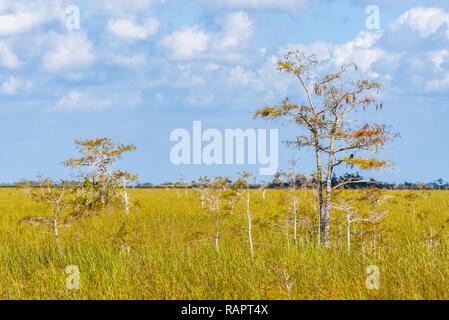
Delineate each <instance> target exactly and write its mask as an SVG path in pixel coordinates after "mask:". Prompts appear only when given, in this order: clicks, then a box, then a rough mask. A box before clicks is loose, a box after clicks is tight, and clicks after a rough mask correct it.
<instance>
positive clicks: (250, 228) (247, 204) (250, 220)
mask: <svg viewBox="0 0 449 320" xmlns="http://www.w3.org/2000/svg"><path fill="white" fill-rule="evenodd" d="M247 192H248V198H247V201H246V216H247V218H248V241H249V249H250V250H251V257H254V248H253V237H252V226H253V225H252V218H251V211H250V209H249V203H250V202H249V188H248V191H247Z"/></svg>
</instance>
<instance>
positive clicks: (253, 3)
mask: <svg viewBox="0 0 449 320" xmlns="http://www.w3.org/2000/svg"><path fill="white" fill-rule="evenodd" d="M207 2H208V4H209V1H207ZM306 3H307V0H215V1H214V2H213V5H216V6H220V7H226V8H235V9H283V10H291V9H298V8H300V7H301V6H302V5H304V4H306Z"/></svg>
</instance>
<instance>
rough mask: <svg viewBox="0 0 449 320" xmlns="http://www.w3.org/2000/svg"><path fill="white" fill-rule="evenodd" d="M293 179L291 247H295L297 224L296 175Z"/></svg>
mask: <svg viewBox="0 0 449 320" xmlns="http://www.w3.org/2000/svg"><path fill="white" fill-rule="evenodd" d="M294 175H295V176H294V178H293V245H294V246H295V247H296V241H297V229H296V228H297V222H296V173H295V174H294Z"/></svg>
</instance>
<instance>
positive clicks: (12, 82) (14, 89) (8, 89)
mask: <svg viewBox="0 0 449 320" xmlns="http://www.w3.org/2000/svg"><path fill="white" fill-rule="evenodd" d="M31 86H32V83H31V82H24V81H22V80H20V79H18V78H16V77H10V78H9V79H8V80H6V81H5V82H4V83H3V84H2V86H1V92H2V93H4V94H8V95H13V94H17V93H18V92H19V89H20V88H24V89H29V88H31Z"/></svg>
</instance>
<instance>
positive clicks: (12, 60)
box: [0, 40, 21, 69]
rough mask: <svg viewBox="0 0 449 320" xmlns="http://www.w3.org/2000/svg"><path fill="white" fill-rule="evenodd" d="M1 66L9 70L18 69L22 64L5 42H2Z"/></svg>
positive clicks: (0, 42)
mask: <svg viewBox="0 0 449 320" xmlns="http://www.w3.org/2000/svg"><path fill="white" fill-rule="evenodd" d="M0 64H1V65H2V66H4V67H6V68H8V69H16V68H18V67H19V66H20V64H21V62H20V60H19V58H17V56H16V55H15V54H14V52H12V50H11V49H10V47H9V45H8V43H6V41H5V40H0Z"/></svg>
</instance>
